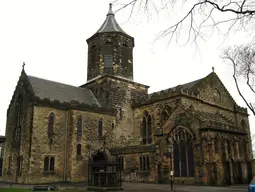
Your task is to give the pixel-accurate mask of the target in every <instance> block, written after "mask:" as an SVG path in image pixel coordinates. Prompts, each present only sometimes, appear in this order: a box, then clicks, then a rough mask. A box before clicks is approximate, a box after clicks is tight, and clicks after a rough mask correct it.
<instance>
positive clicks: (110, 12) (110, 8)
mask: <svg viewBox="0 0 255 192" xmlns="http://www.w3.org/2000/svg"><path fill="white" fill-rule="evenodd" d="M108 15H113V16H114V13H113V11H112V4H111V3H110V4H109V11H108V13H107V15H106V16H108Z"/></svg>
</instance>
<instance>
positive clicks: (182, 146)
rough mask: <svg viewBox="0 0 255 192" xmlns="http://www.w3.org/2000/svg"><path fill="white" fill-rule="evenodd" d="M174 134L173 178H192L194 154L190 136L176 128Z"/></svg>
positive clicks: (184, 130)
mask: <svg viewBox="0 0 255 192" xmlns="http://www.w3.org/2000/svg"><path fill="white" fill-rule="evenodd" d="M177 129H178V130H177V131H176V132H175V134H174V138H175V140H174V152H173V153H174V174H175V177H194V154H193V147H192V135H191V133H190V132H189V131H187V130H186V129H184V128H177Z"/></svg>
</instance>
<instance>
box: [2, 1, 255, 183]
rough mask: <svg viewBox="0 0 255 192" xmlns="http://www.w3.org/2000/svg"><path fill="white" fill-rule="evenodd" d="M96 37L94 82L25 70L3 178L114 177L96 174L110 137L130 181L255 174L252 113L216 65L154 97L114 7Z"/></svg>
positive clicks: (245, 178)
mask: <svg viewBox="0 0 255 192" xmlns="http://www.w3.org/2000/svg"><path fill="white" fill-rule="evenodd" d="M87 43H88V63H87V65H88V70H87V82H86V83H85V84H83V85H81V86H72V85H67V84H63V83H59V82H55V81H51V80H47V79H42V78H38V77H34V76H31V75H28V74H26V72H25V69H24V67H23V69H22V72H21V75H20V78H19V81H18V83H17V86H16V88H15V91H14V93H13V96H12V98H11V102H10V105H9V107H8V110H7V121H6V122H7V123H6V133H5V143H4V156H3V165H2V177H1V174H0V180H2V181H5V182H13V183H23V184H35V183H49V182H54V183H56V182H87V181H88V180H89V179H90V182H92V183H93V184H95V185H97V184H102V185H103V184H104V183H105V181H106V180H104V181H101V180H100V179H102V178H101V177H98V176H97V175H96V174H97V171H96V170H94V171H95V174H94V175H92V176H91V175H88V159H89V158H90V157H91V156H90V155H91V154H94V155H95V157H96V159H97V162H100V161H101V162H102V161H105V160H107V155H105V154H102V153H101V154H98V153H97V151H98V149H99V148H100V147H101V146H102V145H103V144H107V147H108V148H109V149H110V150H111V152H113V153H115V154H118V159H117V160H118V162H119V164H120V166H119V168H120V169H121V171H122V179H123V180H125V181H126V182H128V181H132V182H154V183H168V182H169V180H170V179H171V177H170V173H173V180H174V183H182V184H183V183H184V184H194V183H199V184H201V183H203V184H207V185H223V184H224V185H232V184H240V183H248V182H249V181H250V180H251V177H252V176H253V173H252V170H253V166H252V145H251V136H250V126H249V119H248V112H247V109H246V108H242V107H240V106H239V105H238V104H237V103H236V102H235V100H234V99H233V98H232V96H231V95H230V93H229V92H228V91H227V89H226V87H225V86H224V84H223V83H222V82H221V80H220V78H219V77H218V76H217V74H216V73H215V70H214V69H213V71H212V72H211V73H210V74H208V75H207V76H205V77H203V78H201V79H198V80H195V81H192V82H188V83H185V84H182V85H177V86H174V87H171V88H167V89H165V90H161V91H158V92H154V93H150V94H148V88H149V86H146V85H143V84H140V83H137V82H135V81H134V79H133V48H134V38H133V37H131V36H130V35H128V34H127V33H126V32H124V30H123V29H122V28H121V27H120V26H119V25H118V23H117V21H116V19H115V15H114V13H113V11H112V5H111V4H110V7H109V11H108V13H107V15H106V19H105V21H104V23H103V24H102V25H101V27H100V28H99V29H98V31H97V32H96V33H95V34H94V35H93V36H91V37H90V38H89V39H88V40H87ZM176 73H178V72H176ZM180 74H181V72H180ZM141 75H145V74H141ZM166 79H167V80H169V81H175V79H173V78H172V77H166ZM1 141H4V139H3V138H2V139H1ZM169 147H170V148H169ZM169 149H173V150H172V151H171V150H169ZM169 151H170V152H169ZM92 160H93V158H92ZM94 160H95V159H94ZM97 164H98V163H97ZM0 167H1V166H0ZM100 169H101V168H100ZM109 169H110V167H109ZM0 171H1V169H0ZM100 171H101V170H100ZM106 171H108V173H109V172H110V171H111V170H106ZM171 171H172V172H171ZM100 174H101V175H103V174H102V172H101V173H100ZM109 175H110V173H109ZM92 179H93V180H92Z"/></svg>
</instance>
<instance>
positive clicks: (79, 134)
mask: <svg viewBox="0 0 255 192" xmlns="http://www.w3.org/2000/svg"><path fill="white" fill-rule="evenodd" d="M81 137H82V118H81V117H79V118H78V121H77V140H81Z"/></svg>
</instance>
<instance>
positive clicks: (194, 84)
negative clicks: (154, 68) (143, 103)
mask: <svg viewBox="0 0 255 192" xmlns="http://www.w3.org/2000/svg"><path fill="white" fill-rule="evenodd" d="M210 78H213V79H216V80H218V81H219V82H220V84H221V85H222V87H223V89H225V91H226V92H227V95H228V96H229V98H230V99H231V100H232V102H233V103H234V104H235V105H236V106H238V105H237V103H236V102H235V100H234V99H233V97H232V96H231V94H230V93H229V92H228V90H227V88H226V87H225V86H224V84H223V83H222V81H221V80H220V78H219V77H218V75H217V74H216V73H215V72H211V73H210V74H209V75H207V76H206V77H204V78H201V79H198V80H195V81H191V82H188V83H185V84H181V85H177V86H175V87H171V88H168V89H164V90H161V91H157V92H153V93H150V94H149V95H148V99H149V100H150V99H151V97H152V95H153V94H160V93H161V92H163V93H168V91H169V90H172V91H174V92H175V91H177V89H178V87H181V88H182V89H183V91H190V90H196V89H197V88H199V86H200V85H201V84H202V83H203V82H205V81H206V80H207V79H210Z"/></svg>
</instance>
